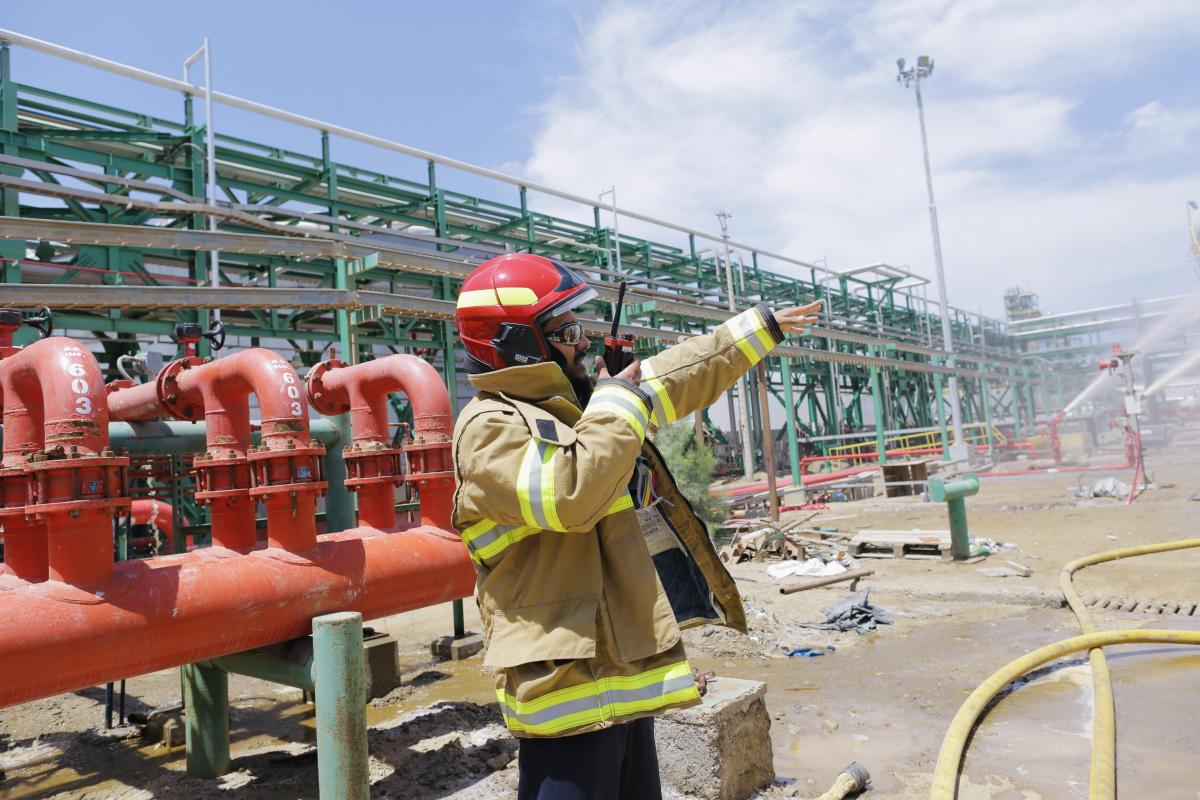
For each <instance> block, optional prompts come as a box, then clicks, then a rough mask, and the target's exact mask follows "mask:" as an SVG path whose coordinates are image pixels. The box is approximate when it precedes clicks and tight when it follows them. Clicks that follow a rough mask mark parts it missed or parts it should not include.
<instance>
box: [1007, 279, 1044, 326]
mask: <svg viewBox="0 0 1200 800" xmlns="http://www.w3.org/2000/svg"><path fill="white" fill-rule="evenodd" d="M1004 312H1005V315H1006V316H1007V317H1008V321H1009V322H1014V321H1016V320H1019V319H1033V318H1034V317H1040V316H1041V315H1042V310H1041V309H1040V308H1038V296H1037V295H1036V294H1034V293H1033V292H1027V291H1025V290H1024V289H1022V288H1021V287H1019V286H1014V287H1012V288H1011V289H1005V290H1004Z"/></svg>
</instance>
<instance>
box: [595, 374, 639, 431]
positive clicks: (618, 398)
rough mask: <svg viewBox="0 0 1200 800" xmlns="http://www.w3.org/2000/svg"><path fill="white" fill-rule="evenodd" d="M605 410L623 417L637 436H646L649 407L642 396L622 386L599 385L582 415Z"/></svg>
mask: <svg viewBox="0 0 1200 800" xmlns="http://www.w3.org/2000/svg"><path fill="white" fill-rule="evenodd" d="M603 412H607V413H610V414H614V415H616V416H617V417H620V418H621V419H623V420H624V421H625V422H626V423H628V424H629V427H631V428H633V430H634V433H636V434H637V435H638V437H639V438H641V439H645V438H646V426H647V425H648V424H649V422H650V414H649V408H648V407H647V405H646V402H645V401H644V400H643V399H642V397H641V396H640V395H638V394H636V393H634V392H632V391H630V390H629V389H626V388H625V387H624V386H617V385H615V384H607V385H604V386H601V387H600V388H598V389H597V390H596V392H595V393H594V394H593V395H592V399H591V400H590V401H588V406H587V408H586V409H584V412H583V416H584V417H587V416H589V415H591V416H594V415H596V414H600V413H603Z"/></svg>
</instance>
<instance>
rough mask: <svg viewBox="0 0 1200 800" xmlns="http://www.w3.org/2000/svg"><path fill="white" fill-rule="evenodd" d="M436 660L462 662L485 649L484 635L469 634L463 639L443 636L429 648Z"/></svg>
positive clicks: (435, 640)
mask: <svg viewBox="0 0 1200 800" xmlns="http://www.w3.org/2000/svg"><path fill="white" fill-rule="evenodd" d="M429 649H430V652H432V653H433V656H434V658H448V659H450V660H451V661H462V660H463V659H465V658H470V657H471V656H473V655H475V654H476V653H478V652H479V651H480V650H482V649H483V634H480V633H468V634H467V635H466V636H464V637H462V638H461V639H455V638H454V637H453V636H442V637H440V638H437V639H434V640H433V642H432V643H431V644H430V646H429Z"/></svg>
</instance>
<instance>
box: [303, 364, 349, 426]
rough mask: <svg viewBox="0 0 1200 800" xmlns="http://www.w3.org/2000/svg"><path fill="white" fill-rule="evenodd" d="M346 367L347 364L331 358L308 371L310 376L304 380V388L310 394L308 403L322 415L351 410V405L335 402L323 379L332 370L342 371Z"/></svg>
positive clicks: (343, 412)
mask: <svg viewBox="0 0 1200 800" xmlns="http://www.w3.org/2000/svg"><path fill="white" fill-rule="evenodd" d="M344 366H346V362H345V361H342V360H341V359H338V358H331V359H329V360H328V361H322V362H321V363H320V364H317V365H316V366H315V367H313V368H312V369H310V370H309V371H308V375H307V376H305V378H304V388H305V391H307V392H308V403H309V405H311V406H312V407H313V408H315V409H316V410H317V411H319V412H320V413H322V414H324V415H325V416H327V417H331V416H335V415H337V414H345V413H347V412H348V411H349V410H350V404H349V403H338V402H334V400H333V396H332V395H331V394H330V393H329V392H327V391H325V386H324V384H323V383H322V379H323V378H324V377H325V374H326V373H328V372H329V371H330V370H334V369H341V368H342V367H344Z"/></svg>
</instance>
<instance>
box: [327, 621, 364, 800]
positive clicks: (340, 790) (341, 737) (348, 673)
mask: <svg viewBox="0 0 1200 800" xmlns="http://www.w3.org/2000/svg"><path fill="white" fill-rule="evenodd" d="M363 665H364V658H363V635H362V614H360V613H358V612H357V611H343V612H338V613H335V614H325V615H323V616H320V617H316V618H315V619H314V620H313V678H314V683H315V688H316V703H317V785H318V791H319V793H320V796H321V800H367V798H369V797H370V794H371V782H370V776H369V774H368V771H367V711H366V688H365V686H364V685H363V668H364V666H363Z"/></svg>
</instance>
